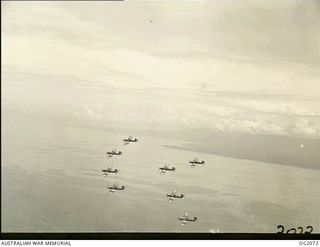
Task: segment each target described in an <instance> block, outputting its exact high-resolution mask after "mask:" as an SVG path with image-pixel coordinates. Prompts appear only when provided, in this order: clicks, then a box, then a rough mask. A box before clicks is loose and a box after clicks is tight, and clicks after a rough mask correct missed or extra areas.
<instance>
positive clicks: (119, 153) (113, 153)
mask: <svg viewBox="0 0 320 247" xmlns="http://www.w3.org/2000/svg"><path fill="white" fill-rule="evenodd" d="M107 154H109V155H121V154H122V152H121V151H120V152H117V153H116V152H107Z"/></svg>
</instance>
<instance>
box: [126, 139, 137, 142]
mask: <svg viewBox="0 0 320 247" xmlns="http://www.w3.org/2000/svg"><path fill="white" fill-rule="evenodd" d="M123 141H125V142H138V139H123Z"/></svg>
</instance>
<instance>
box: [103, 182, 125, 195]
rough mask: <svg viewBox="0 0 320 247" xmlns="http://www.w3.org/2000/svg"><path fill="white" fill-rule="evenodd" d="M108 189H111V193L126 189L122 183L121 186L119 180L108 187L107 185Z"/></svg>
mask: <svg viewBox="0 0 320 247" xmlns="http://www.w3.org/2000/svg"><path fill="white" fill-rule="evenodd" d="M107 188H108V189H109V194H111V193H114V192H116V191H117V190H124V189H125V187H124V186H123V185H122V186H119V185H118V184H117V182H115V183H114V184H113V185H111V186H110V185H109V186H108V187H107Z"/></svg>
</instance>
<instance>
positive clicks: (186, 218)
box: [102, 136, 205, 226]
mask: <svg viewBox="0 0 320 247" xmlns="http://www.w3.org/2000/svg"><path fill="white" fill-rule="evenodd" d="M123 142H124V145H128V144H129V143H134V142H138V139H137V138H133V137H132V136H129V137H128V138H125V139H123ZM122 154H123V153H122V152H121V151H117V149H113V150H112V151H110V152H107V155H108V156H107V157H108V158H111V157H113V156H114V155H122ZM189 163H190V164H191V167H195V166H197V165H204V164H205V161H203V160H202V161H199V160H198V158H197V157H195V158H194V159H193V160H191V161H189ZM159 170H160V174H165V173H166V172H174V171H176V168H175V167H174V166H172V167H169V165H168V164H165V165H164V166H163V167H159ZM102 172H103V175H104V176H107V175H109V174H115V175H116V174H118V172H119V170H118V169H113V167H112V166H109V167H108V168H107V169H102ZM107 188H108V190H109V194H111V193H114V192H116V191H121V190H124V189H125V187H124V186H123V185H122V186H119V185H118V184H117V182H115V183H114V184H113V185H109V186H107ZM167 198H168V199H169V202H172V201H174V200H175V199H184V198H185V196H184V194H178V193H177V191H176V190H173V191H172V192H171V193H170V194H167ZM178 219H179V221H181V226H183V225H185V224H187V223H188V222H195V221H197V220H198V218H197V217H189V214H188V213H185V214H184V216H182V217H178Z"/></svg>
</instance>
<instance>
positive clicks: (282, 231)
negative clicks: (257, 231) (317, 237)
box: [277, 225, 313, 234]
mask: <svg viewBox="0 0 320 247" xmlns="http://www.w3.org/2000/svg"><path fill="white" fill-rule="evenodd" d="M277 229H278V230H279V231H278V232H277V233H285V232H284V226H283V225H278V226H277ZM297 229H298V230H300V232H297V230H296V228H294V227H292V228H290V229H288V230H287V231H286V233H293V234H294V233H299V234H303V233H304V234H310V233H312V231H313V227H312V226H307V227H306V231H305V232H303V227H302V226H299V227H297Z"/></svg>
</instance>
